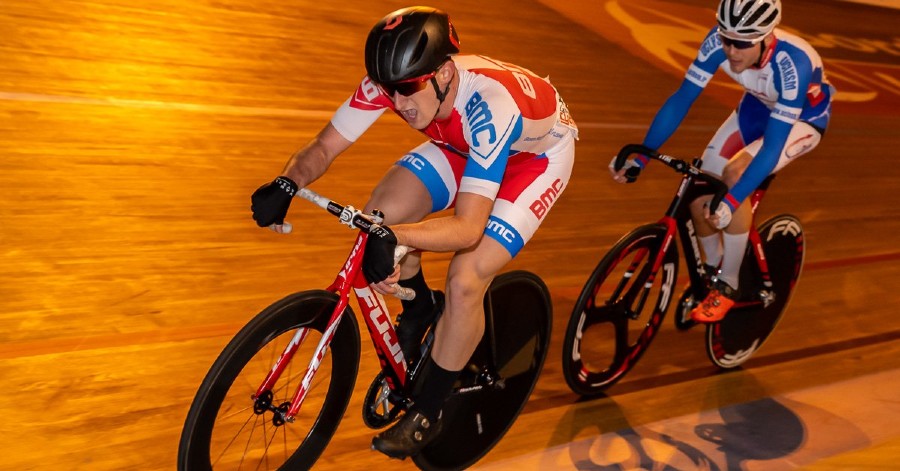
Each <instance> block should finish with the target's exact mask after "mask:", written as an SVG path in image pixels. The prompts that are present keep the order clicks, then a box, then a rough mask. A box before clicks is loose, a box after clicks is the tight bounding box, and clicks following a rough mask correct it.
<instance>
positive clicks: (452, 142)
mask: <svg viewBox="0 0 900 471" xmlns="http://www.w3.org/2000/svg"><path fill="white" fill-rule="evenodd" d="M458 53H459V38H458V36H457V32H456V30H455V28H454V27H453V24H452V23H451V22H450V18H449V17H448V15H447V14H446V13H445V12H443V11H440V10H437V9H433V8H428V7H410V8H404V9H400V10H397V11H395V12H392V13H390V14H388V15H387V16H385V17H384V18H383V19H382V20H381V21H379V22H378V23H377V24H376V25H375V26H374V27H373V28H372V30H371V32H370V33H369V36H368V38H367V40H366V46H365V66H366V72H367V75H366V76H365V77H364V78H363V79H362V83H361V84H360V85H359V87H358V88H357V89H356V92H355V93H354V94H353V95H352V96H351V97H350V98H349V99H347V101H346V102H344V104H343V105H341V106H340V108H338V110H337V111H336V112H335V114H334V116H333V117H332V119H331V121H330V122H329V123H328V124H327V125H326V126H325V127H324V129H322V130H321V131H320V132H319V134H318V135H317V136H316V137H315V138H314V139H313V140H312V141H311V142H310V143H309V144H307V145H306V147H304V148H303V149H301V150H299V151H298V152H296V153H295V154H294V155H293V156H292V157H291V158H290V160H289V161H288V162H287V164H286V166H285V167H284V169H283V171H282V173H281V175H280V176H278V177H277V178H276V179H275V180H274V181H273V182H271V183H268V184H265V185H263V186H262V187H260V188H259V189H258V190H256V192H255V193H254V194H253V196H252V211H253V218H254V219H255V220H256V222H257V224H258V225H259V226H260V227H269V228H271V229H272V230H274V231H275V232H279V233H283V232H288V231H289V226H288V225H286V224H285V222H284V218H285V216H286V214H287V211H288V206H289V205H290V202H291V197H292V196H293V195H294V193H295V192H296V191H297V190H298V189H299V188H303V187H304V186H306V185H309V184H310V183H312V182H313V181H315V180H316V179H318V178H319V177H321V176H322V175H323V174H324V173H325V171H326V170H327V168H328V167H329V165H330V164H331V163H332V162H333V161H334V159H335V158H336V157H337V156H338V155H339V154H341V153H342V152H343V151H345V150H346V149H347V148H349V147H350V146H351V145H352V144H353V143H354V141H356V140H357V139H358V138H359V137H360V136H361V135H362V134H363V133H364V132H365V131H366V130H367V129H368V128H369V127H370V126H371V125H372V124H373V123H374V122H375V121H376V120H377V119H378V117H379V116H381V114H382V113H384V112H385V111H386V110H391V111H393V112H394V113H396V114H397V115H398V116H400V117H401V118H403V119H404V120H405V121H406V122H407V124H409V125H410V126H411V127H412V128H414V129H417V130H419V131H421V132H422V133H423V134H425V135H426V136H427V137H428V139H429V140H428V141H426V142H425V143H423V144H421V145H419V146H418V147H416V148H415V149H413V150H411V151H409V153H407V154H406V155H404V156H403V157H402V158H400V159H399V160H398V161H397V162H396V163H395V164H394V165H393V166H392V167H391V168H390V169H389V170H388V171H387V173H386V174H385V176H384V177H383V178H382V179H381V181H380V182H379V183H378V185H377V186H376V188H375V189H374V191H373V193H372V195H371V198H370V200H369V202H368V203H367V205H366V208H365V209H364V210H365V212H367V213H368V212H370V211H372V210H373V209H376V208H377V209H380V210H382V211H384V213H385V221H384V224H383V225H381V226H380V227H378V228H376V229H375V230H373V231H372V232H371V233H370V236H369V240H368V243H367V246H366V251H365V259H364V265H363V271H364V273H365V275H366V278H367V279H368V280H369V281H370V282H371V283H372V286H373V288H374V289H375V290H376V291H378V292H379V293H382V294H387V293H392V292H393V291H394V288H392V287H391V284H392V283H393V282H397V281H398V280H399V284H400V285H401V286H405V287H409V288H412V289H413V290H414V291H415V292H416V295H417V296H416V297H415V299H414V300H412V301H403V303H402V307H403V312H402V314H401V315H400V316H398V317H399V325H398V329H397V332H398V337H399V342H400V345H401V348H402V349H403V352H404V355H405V357H406V358H412V357H414V356H415V355H417V353H418V346H419V343H420V342H421V338H422V335H423V333H424V332H425V330H426V329H427V327H428V325H429V324H430V322H432V321H433V319H434V318H435V317H437V316H438V315H439V314H440V313H441V312H443V314H441V315H440V317H439V320H438V323H437V330H436V337H435V343H434V347H433V349H432V353H431V357H430V359H425V361H426V363H424V364H423V370H422V374H421V375H420V376H419V379H420V380H421V382H419V383H417V386H416V387H417V389H416V391H415V392H414V394H413V400H414V404H413V406H412V407H411V408H410V410H409V411H407V413H406V414H405V415H404V416H403V417H402V418H401V419H400V420H399V421H398V422H397V423H396V424H394V425H393V426H392V427H391V428H389V429H387V430H385V431H383V432H381V433H380V434H378V435H377V436H376V437H375V438H374V439H373V441H372V446H373V448H375V449H377V450H379V451H381V452H382V453H385V454H386V455H388V456H391V457H394V458H401V459H402V458H405V457H407V456H413V455H415V454H417V453H418V452H419V451H420V450H421V449H422V448H423V447H424V446H425V445H426V444H428V443H429V442H430V441H431V440H433V439H434V437H435V436H436V435H437V434H438V433H439V431H440V426H441V420H440V418H441V417H440V411H441V406H442V404H443V403H444V401H445V399H446V398H447V396H448V395H449V393H450V391H451V389H452V387H453V383H454V381H455V380H456V378H457V376H458V374H459V372H460V371H461V370H462V368H464V367H465V365H466V362H467V361H468V360H469V358H470V357H471V355H472V353H473V351H474V349H475V347H476V346H477V344H478V342H479V340H480V339H481V337H482V334H483V332H484V309H483V305H482V300H483V298H484V294H485V291H486V290H487V287H488V285H489V284H490V282H491V280H492V279H493V278H494V276H495V275H496V274H497V273H498V272H499V271H500V269H502V268H503V267H504V266H505V265H506V264H507V263H508V262H509V261H510V260H512V258H513V257H515V256H516V254H518V253H519V251H520V250H521V249H522V247H523V246H524V245H525V243H526V242H527V241H528V240H529V239H530V238H531V237H532V236H533V235H534V233H535V231H536V230H537V228H538V226H540V224H541V222H542V221H543V220H544V217H545V216H546V215H547V212H548V211H549V210H550V208H551V207H552V206H553V203H555V201H556V200H557V198H558V197H559V195H560V194H561V193H562V192H563V190H564V189H565V188H566V186H567V183H568V181H569V176H570V174H571V172H572V166H573V162H574V157H575V140H576V139H577V132H578V131H577V127H576V125H575V123H574V122H573V121H572V119H571V117H570V116H569V113H568V109H567V108H566V105H565V103H564V102H563V100H562V98H560V96H559V94H558V93H557V91H556V89H555V88H554V87H553V86H552V85H551V84H550V83H549V82H548V81H547V80H546V79H542V78H540V77H538V76H536V75H534V74H533V73H531V72H530V71H528V70H526V69H524V68H521V67H518V66H515V65H512V64H508V63H504V62H501V61H498V60H494V59H491V58H488V57H484V56H477V55H460V54H458ZM451 207H453V208H454V212H453V214H452V215H449V216H445V217H437V218H431V219H428V220H424V219H425V217H426V216H428V215H429V214H431V213H434V212H437V211H441V210H443V209H446V208H451ZM398 244H401V245H407V246H410V247H413V248H416V249H420V250H428V251H437V252H453V253H454V255H453V257H452V260H451V262H450V267H449V273H448V274H447V283H446V287H445V290H446V297H445V296H444V294H442V293H441V292H439V291H432V290H431V289H430V288H429V287H428V286H427V284H426V282H425V278H424V276H423V274H422V270H421V266H420V263H421V256H420V254H419V253H417V252H414V253H412V254H410V255H407V256H406V257H405V258H404V259H403V260H402V261H401V263H400V265H399V266H398V267H395V266H394V263H393V253H394V247H395V246H396V245H398ZM429 360H431V361H429Z"/></svg>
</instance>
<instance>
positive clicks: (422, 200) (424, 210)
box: [364, 165, 432, 280]
mask: <svg viewBox="0 0 900 471" xmlns="http://www.w3.org/2000/svg"><path fill="white" fill-rule="evenodd" d="M431 205H432V203H431V195H430V194H429V193H428V189H426V188H425V185H424V184H423V183H422V180H420V179H419V178H418V177H416V176H415V175H414V174H413V173H412V172H411V171H409V170H408V169H406V168H403V167H400V166H397V165H394V166H391V168H390V169H388V171H387V173H385V175H384V177H383V178H382V179H381V181H380V182H379V183H378V185H377V186H376V187H375V189H374V190H372V195H371V197H370V198H369V202H368V203H366V206H365V208H364V212H366V213H369V212H371V211H372V210H375V209H379V210H381V211H383V212H384V222H385V224H387V225H388V226H390V225H392V224H407V223H412V222H419V221H421V220H422V219H425V216H428V215H429V214H430V213H431ZM421 258H422V257H421V254H420V253H419V252H413V253H411V254H409V255H407V256H406V257H405V258H404V259H403V260H402V261H401V262H400V279H401V280H405V279H407V278H410V277H412V276H414V275H415V274H416V273H418V271H419V267H420V264H421Z"/></svg>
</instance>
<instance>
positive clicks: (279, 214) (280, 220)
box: [250, 177, 298, 227]
mask: <svg viewBox="0 0 900 471" xmlns="http://www.w3.org/2000/svg"><path fill="white" fill-rule="evenodd" d="M297 189H298V188H297V184H296V183H294V181H293V180H291V179H290V178H288V177H278V178H276V179H275V180H274V181H272V182H271V183H266V184H265V185H263V186H261V187H259V188H257V190H256V191H254V192H253V196H251V197H250V202H251V205H250V211H253V220H254V221H256V225H258V226H259V227H268V226H271V225H272V224H284V217H285V216H286V215H287V211H288V208H289V207H290V206H291V199H292V198H293V197H294V194H296V193H297Z"/></svg>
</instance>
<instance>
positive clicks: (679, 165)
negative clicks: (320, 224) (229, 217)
mask: <svg viewBox="0 0 900 471" xmlns="http://www.w3.org/2000/svg"><path fill="white" fill-rule="evenodd" d="M631 154H642V155H646V156H647V157H649V158H651V159H656V160H659V161H660V162H662V163H664V164H666V165H668V166H669V167H672V168H673V169H674V170H675V171H676V172H679V173H683V174H690V175H692V176H694V177H695V178H697V179H698V180H702V181H704V182H706V183H709V184H710V185H712V187H713V188H715V190H716V191H715V194H714V195H713V199H712V201H711V202H710V205H709V211H710V214H712V213H715V212H716V208H718V207H719V203H721V202H722V200H723V199H724V198H725V195H727V194H728V185H726V184H725V182H723V181H722V180H719V179H718V178H716V177H714V176H712V175H709V174H707V173H703V171H702V170H700V169H699V168H697V167H695V166H693V165H691V164H689V163H687V162H685V161H684V160H681V159H678V158H675V157H672V156H670V155H665V154H660V153H659V152H657V151H655V150H653V149H651V148H649V147H647V146H645V145H643V144H627V145H625V146H624V147H622V149H621V150H620V151H619V153H618V154H617V155H616V163H615V167H614V168H615V169H616V171H618V170H621V169H622V167H623V166H625V161H626V160H628V157H629V156H630V155H631ZM301 191H302V190H301Z"/></svg>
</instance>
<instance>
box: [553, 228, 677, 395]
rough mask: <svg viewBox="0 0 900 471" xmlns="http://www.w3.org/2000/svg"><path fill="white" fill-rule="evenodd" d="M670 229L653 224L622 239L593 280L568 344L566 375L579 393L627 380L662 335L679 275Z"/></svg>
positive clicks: (572, 320)
mask: <svg viewBox="0 0 900 471" xmlns="http://www.w3.org/2000/svg"><path fill="white" fill-rule="evenodd" d="M665 238H666V228H665V227H663V226H661V225H656V224H651V225H646V226H642V227H639V228H637V229H635V230H634V231H632V232H630V233H629V234H628V235H626V236H625V237H623V238H622V239H620V240H619V241H618V242H617V243H616V245H614V246H613V248H612V249H610V251H609V252H608V253H607V254H606V256H605V257H603V259H602V260H601V261H600V263H599V264H598V265H597V268H595V269H594V272H593V273H592V274H591V276H590V278H588V281H587V283H585V285H584V288H583V289H582V291H581V295H580V296H579V297H578V300H577V301H576V303H575V308H574V309H573V311H572V315H571V317H570V318H569V325H568V327H567V328H566V336H565V340H564V341H563V365H562V366H563V376H564V377H565V378H566V383H568V385H569V388H571V389H572V391H574V392H575V393H577V394H581V395H594V394H598V393H600V392H602V391H603V390H605V389H606V388H608V387H609V386H611V385H613V384H614V383H615V382H616V381H618V380H619V379H621V378H622V377H623V376H624V375H625V373H627V372H628V371H629V370H630V369H631V368H632V367H633V366H634V365H635V363H637V361H638V360H639V359H640V357H641V355H643V354H644V351H645V350H646V349H647V347H648V346H649V345H650V342H651V341H652V340H653V337H654V336H655V335H656V333H657V332H658V331H659V328H660V325H661V324H662V320H663V317H664V316H665V313H666V309H667V308H668V306H669V302H670V301H671V297H672V292H673V290H674V288H675V279H676V278H677V275H678V252H677V249H676V248H675V244H674V243H670V244H669V246H668V250H667V252H666V253H665V255H664V257H663V261H662V264H661V265H660V266H659V267H653V266H652V264H653V263H654V261H655V260H656V259H657V255H658V254H659V252H660V250H662V247H663V244H664V242H665Z"/></svg>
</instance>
